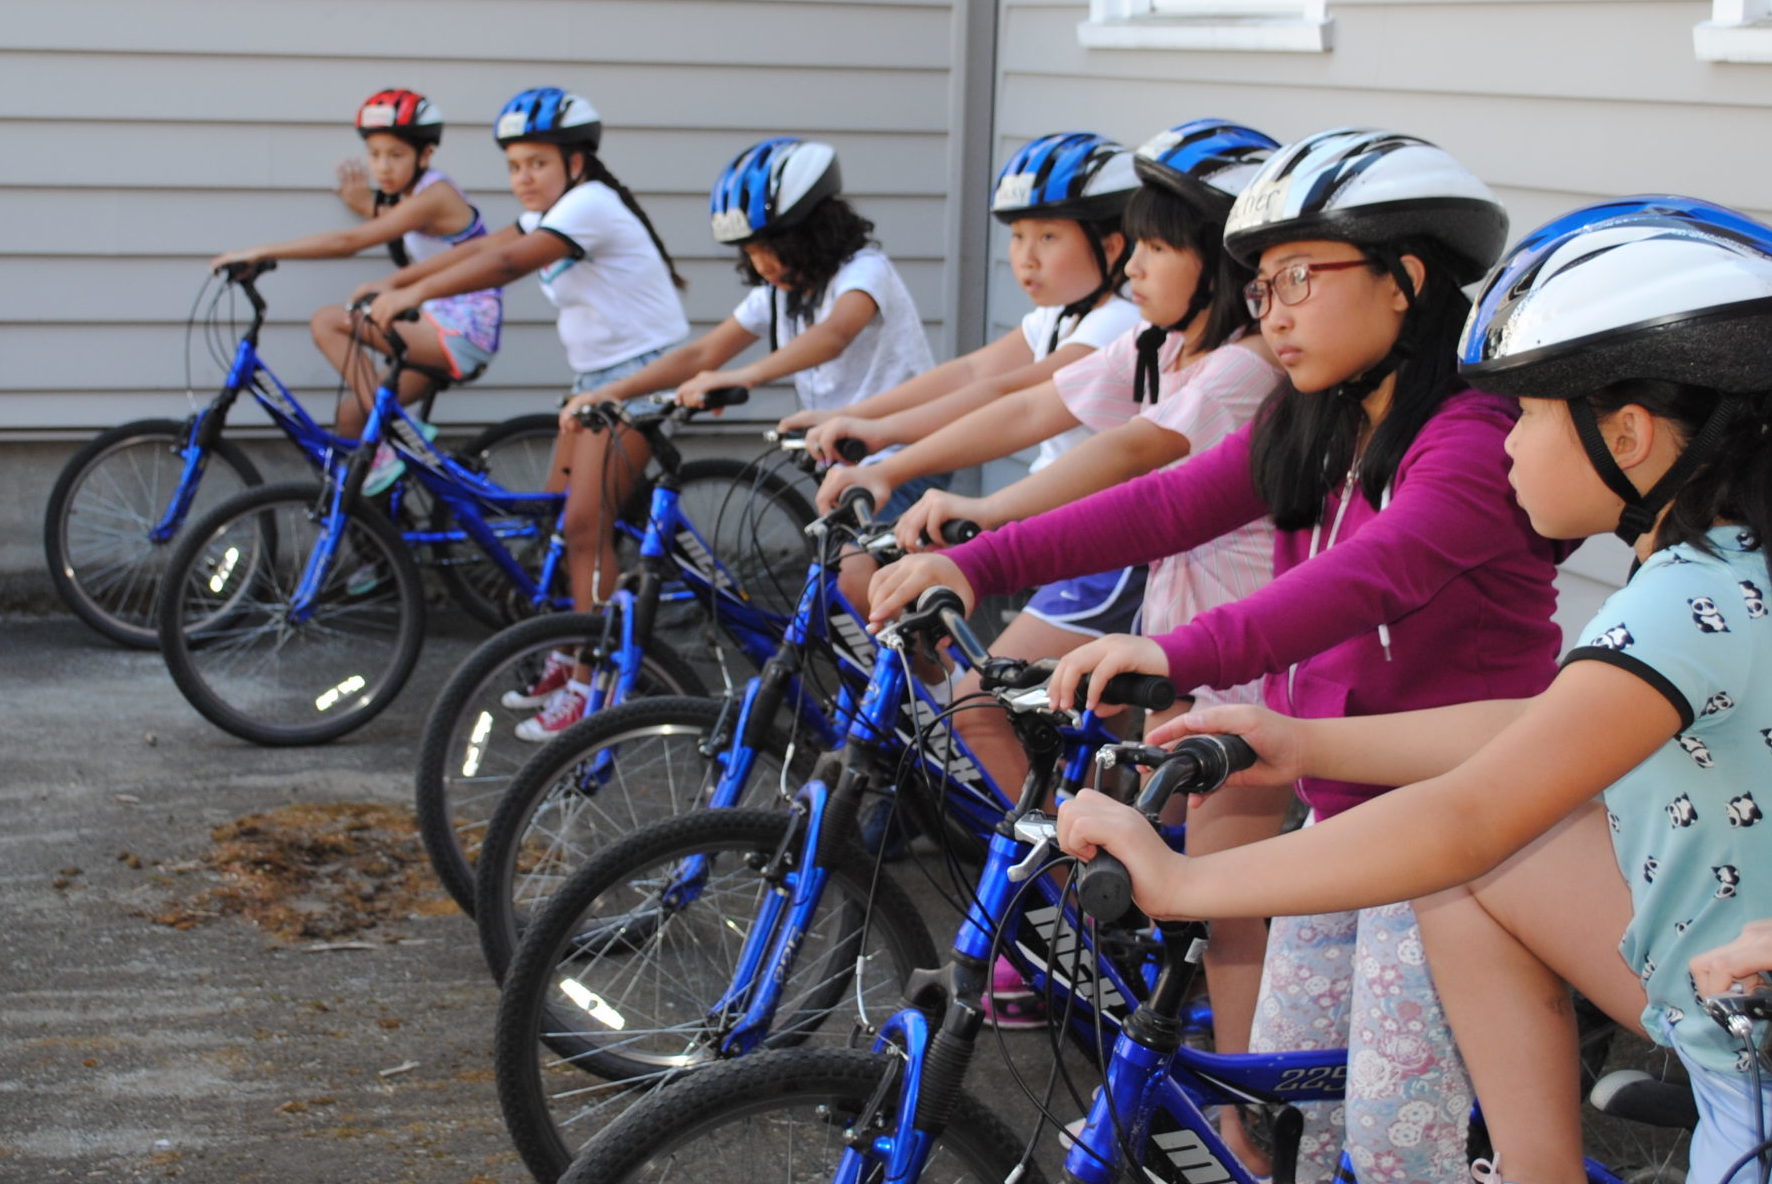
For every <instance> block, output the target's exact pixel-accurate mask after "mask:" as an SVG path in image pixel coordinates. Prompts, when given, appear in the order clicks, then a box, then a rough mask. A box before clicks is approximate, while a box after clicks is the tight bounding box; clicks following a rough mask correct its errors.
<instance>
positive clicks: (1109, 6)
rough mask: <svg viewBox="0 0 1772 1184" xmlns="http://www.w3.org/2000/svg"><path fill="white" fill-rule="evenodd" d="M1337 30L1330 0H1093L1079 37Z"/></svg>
mask: <svg viewBox="0 0 1772 1184" xmlns="http://www.w3.org/2000/svg"><path fill="white" fill-rule="evenodd" d="M1717 2H1718V3H1724V2H1725V0H1717ZM1736 2H1737V3H1749V4H1753V3H1772V0H1736ZM1334 31H1335V21H1334V18H1332V17H1330V16H1329V12H1328V0H1089V19H1088V20H1086V21H1083V22H1082V23H1081V24H1079V25H1078V26H1077V43H1078V44H1080V45H1082V46H1083V47H1084V48H1086V49H1194V50H1228V51H1233V52H1234V51H1245V52H1259V53H1274V52H1280V53H1327V52H1328V51H1329V49H1330V48H1331V46H1332V45H1333V42H1334Z"/></svg>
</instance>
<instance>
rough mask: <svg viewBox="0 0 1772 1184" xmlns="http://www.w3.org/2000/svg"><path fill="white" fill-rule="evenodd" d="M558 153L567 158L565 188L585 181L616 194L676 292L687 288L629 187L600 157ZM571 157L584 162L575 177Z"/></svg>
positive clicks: (573, 150)
mask: <svg viewBox="0 0 1772 1184" xmlns="http://www.w3.org/2000/svg"><path fill="white" fill-rule="evenodd" d="M561 151H562V152H563V153H564V154H565V156H566V173H567V177H566V185H567V188H571V187H572V186H574V185H581V184H583V183H584V182H586V181H601V182H603V184H605V185H607V186H609V188H611V189H613V190H615V196H617V197H619V198H621V204H622V205H624V206H626V207H627V208H628V212H629V213H631V214H633V215H634V217H636V218H638V219H639V220H640V225H642V226H644V227H645V228H646V233H647V234H648V235H650V236H651V238H652V245H653V246H655V247H657V248H658V257H659V258H660V259H663V260H664V265H665V270H666V271H668V272H670V273H671V283H672V285H673V286H675V287H676V289H677V290H678V291H679V292H681V291H682V290H683V289H684V288H687V287H688V286H689V281H688V280H686V279H684V278H683V277H682V276H681V275H679V274H678V273H677V261H676V260H675V259H672V258H671V253H670V252H669V251H668V250H666V249H665V245H664V239H662V238H660V237H659V236H658V231H657V229H656V228H654V227H653V225H652V219H651V218H648V217H647V216H646V211H645V210H643V209H641V208H640V201H639V199H638V198H636V197H635V196H634V195H633V194H632V193H630V192H628V187H627V186H626V185H623V184H622V183H621V182H620V181H617V180H616V179H615V174H614V173H612V172H610V171H609V166H608V165H606V164H604V163H603V159H602V157H600V156H598V155H597V154H596V153H595V152H589V151H586V150H585V149H583V148H562V149H561ZM574 156H576V157H578V158H579V159H580V160H581V161H583V162H584V163H583V165H582V166H581V167H582V168H583V169H584V172H583V174H582V175H580V176H577V177H575V176H573V174H572V158H573V157H574Z"/></svg>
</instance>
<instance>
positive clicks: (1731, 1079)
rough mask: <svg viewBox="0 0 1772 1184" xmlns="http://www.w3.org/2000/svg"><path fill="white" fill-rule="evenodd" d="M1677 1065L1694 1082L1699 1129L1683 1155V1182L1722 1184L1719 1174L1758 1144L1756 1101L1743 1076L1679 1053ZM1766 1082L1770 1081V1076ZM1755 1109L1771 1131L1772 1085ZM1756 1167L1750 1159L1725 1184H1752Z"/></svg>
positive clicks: (1757, 1165) (1746, 1076) (1769, 1084)
mask: <svg viewBox="0 0 1772 1184" xmlns="http://www.w3.org/2000/svg"><path fill="white" fill-rule="evenodd" d="M1674 1051H1675V1052H1677V1053H1680V1060H1681V1061H1682V1062H1684V1064H1685V1066H1686V1072H1687V1074H1688V1075H1689V1076H1690V1077H1691V1078H1692V1100H1693V1102H1695V1103H1696V1104H1697V1106H1698V1129H1696V1130H1694V1131H1693V1132H1692V1146H1691V1148H1690V1149H1689V1150H1688V1152H1687V1163H1688V1167H1687V1169H1686V1179H1688V1180H1691V1181H1693V1182H1694V1184H1713V1181H1714V1182H1715V1184H1725V1182H1724V1180H1723V1178H1722V1177H1723V1173H1724V1172H1725V1171H1727V1170H1728V1168H1729V1165H1730V1164H1732V1163H1734V1162H1735V1161H1736V1160H1737V1159H1739V1158H1741V1156H1743V1155H1745V1154H1746V1153H1747V1152H1748V1151H1749V1150H1750V1149H1752V1148H1753V1147H1754V1146H1755V1145H1756V1144H1757V1143H1759V1141H1760V1140H1759V1136H1758V1135H1757V1134H1756V1133H1755V1130H1754V1104H1755V1103H1754V1099H1753V1098H1752V1097H1751V1094H1752V1089H1751V1088H1750V1083H1749V1078H1748V1075H1747V1074H1746V1073H1735V1072H1723V1071H1722V1070H1718V1069H1706V1068H1704V1067H1703V1066H1702V1065H1699V1064H1698V1063H1696V1062H1695V1061H1693V1060H1691V1059H1690V1058H1688V1057H1687V1056H1686V1054H1685V1053H1683V1052H1680V1050H1679V1048H1678V1047H1676V1048H1675V1049H1674ZM1764 1076H1766V1077H1768V1078H1772V1072H1768V1073H1765V1074H1764ZM1758 1104H1759V1107H1760V1112H1761V1113H1762V1114H1765V1115H1766V1123H1767V1127H1768V1129H1772V1082H1768V1086H1767V1087H1766V1088H1764V1089H1762V1092H1761V1094H1760V1097H1759V1100H1758ZM1759 1178H1760V1169H1759V1164H1758V1163H1757V1162H1756V1161H1755V1160H1753V1159H1749V1160H1748V1161H1747V1163H1746V1164H1744V1165H1742V1168H1741V1170H1740V1171H1738V1172H1736V1173H1735V1174H1734V1175H1733V1176H1731V1177H1730V1178H1729V1180H1728V1181H1727V1184H1755V1182H1756V1181H1757V1180H1759Z"/></svg>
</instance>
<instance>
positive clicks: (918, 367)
mask: <svg viewBox="0 0 1772 1184" xmlns="http://www.w3.org/2000/svg"><path fill="white" fill-rule="evenodd" d="M850 291H860V292H866V293H867V294H868V295H869V296H870V297H872V298H873V301H874V304H875V305H876V306H877V308H876V311H875V312H874V316H873V319H872V320H870V321H869V322H868V323H867V324H866V325H865V326H863V327H862V330H861V332H860V333H857V334H856V335H855V339H854V340H853V341H851V342H850V343H849V346H848V348H847V349H845V350H844V351H843V352H842V353H841V354H839V355H837V356H836V357H834V358H832V359H831V360H830V361H828V362H825V363H823V364H821V365H818V366H812V367H809V368H807V369H805V370H800V371H798V372H796V373H795V374H794V390H795V392H796V393H797V394H798V395H799V396H800V405H801V406H802V407H807V408H810V409H812V410H815V411H833V410H836V409H837V408H840V407H847V406H848V405H849V404H851V403H853V402H855V401H856V400H858V399H865V398H867V397H868V396H870V395H877V394H879V393H880V392H881V391H885V390H891V389H892V388H893V387H895V386H897V385H898V384H899V383H901V382H904V381H905V380H906V379H909V378H914V377H916V376H917V375H918V374H921V373H923V371H925V370H927V369H929V368H930V367H932V366H934V365H935V357H934V355H933V354H931V353H930V352H929V338H928V337H926V336H924V334H923V322H922V319H921V318H919V317H918V316H917V306H916V305H915V304H913V303H912V301H911V294H910V292H908V291H907V290H906V289H905V286H904V281H903V280H902V279H900V278H899V275H898V271H897V270H896V269H895V268H894V267H893V266H892V261H891V260H890V259H888V258H886V256H885V255H884V254H883V253H881V252H880V251H878V250H876V249H874V248H873V247H864V248H863V249H862V250H860V251H857V252H856V253H855V256H854V257H853V258H851V259H850V260H849V262H847V263H845V264H843V266H842V268H840V269H839V270H838V272H837V274H836V275H835V276H834V277H833V278H832V279H831V282H830V283H829V284H828V285H826V287H825V292H824V297H823V299H821V300H820V301H819V303H818V310H817V311H816V312H815V313H814V314H813V317H812V321H811V322H804V321H799V320H796V319H794V318H791V317H789V316H788V312H787V301H788V297H787V293H785V292H781V291H778V290H777V289H775V288H773V287H770V286H769V285H767V284H765V285H763V286H762V287H758V288H752V289H751V290H750V292H749V293H747V294H746V296H745V298H744V300H743V301H742V302H741V303H740V304H739V306H738V308H737V309H735V310H734V311H733V313H732V315H733V317H734V319H736V320H737V321H738V323H739V325H740V326H741V327H742V328H743V329H744V331H745V332H746V333H749V334H751V335H753V336H755V337H760V338H762V339H763V340H764V341H768V340H769V305H770V302H771V301H772V300H773V301H775V303H776V325H775V346H776V348H777V349H780V348H781V347H782V346H784V345H786V344H787V343H788V342H790V341H792V340H793V339H794V338H795V337H797V336H798V335H799V334H800V333H801V332H802V331H803V330H805V329H806V328H807V326H808V324H809V323H812V324H816V323H817V322H819V321H822V320H824V319H825V318H826V317H828V316H830V315H831V308H832V306H833V305H835V304H836V303H837V298H838V297H839V296H841V295H842V294H843V293H845V292H850Z"/></svg>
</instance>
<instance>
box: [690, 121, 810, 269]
mask: <svg viewBox="0 0 1772 1184" xmlns="http://www.w3.org/2000/svg"><path fill="white" fill-rule="evenodd" d="M842 188H843V174H842V173H841V172H840V171H839V170H838V168H837V150H836V149H835V148H832V147H831V146H830V145H829V144H822V143H819V142H818V141H816V140H798V139H795V138H794V137H792V136H777V137H775V138H774V139H769V140H764V141H763V142H762V143H760V144H754V145H752V146H751V147H749V148H746V149H745V150H744V151H743V152H740V153H739V154H738V155H737V156H735V157H733V159H732V163H731V164H728V165H727V166H726V167H725V168H724V169H722V170H721V171H720V179H719V180H717V181H715V182H714V188H713V192H712V193H710V194H709V196H708V214H709V216H710V218H711V219H712V222H713V227H714V238H715V240H717V241H719V242H722V243H735V244H736V243H742V242H746V241H748V240H750V239H753V238H755V237H757V236H758V235H759V234H764V233H767V232H769V231H772V230H781V229H784V228H786V227H789V226H792V225H794V224H795V223H797V222H801V221H804V220H805V218H806V216H807V215H808V214H810V213H811V212H812V210H813V208H814V207H815V206H817V205H818V203H819V202H821V201H823V200H824V199H825V198H827V197H834V196H835V195H836V194H837V193H839V192H840V191H841V190H842Z"/></svg>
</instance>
